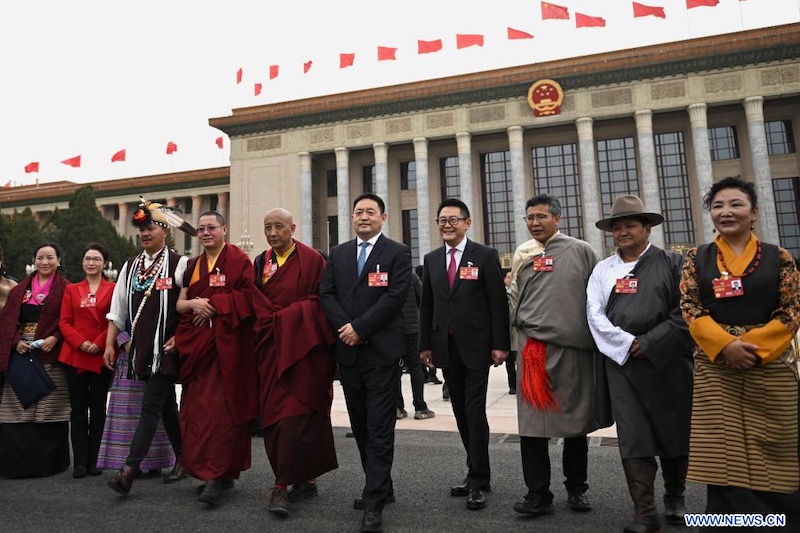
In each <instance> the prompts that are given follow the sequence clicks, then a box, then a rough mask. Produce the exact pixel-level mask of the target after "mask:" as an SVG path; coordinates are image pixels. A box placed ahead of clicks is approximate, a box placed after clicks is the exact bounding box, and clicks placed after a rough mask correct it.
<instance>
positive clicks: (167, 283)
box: [156, 278, 172, 291]
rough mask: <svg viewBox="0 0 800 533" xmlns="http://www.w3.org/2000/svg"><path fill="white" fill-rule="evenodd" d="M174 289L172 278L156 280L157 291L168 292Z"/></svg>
mask: <svg viewBox="0 0 800 533" xmlns="http://www.w3.org/2000/svg"><path fill="white" fill-rule="evenodd" d="M170 289H172V278H158V279H156V290H157V291H168V290H170Z"/></svg>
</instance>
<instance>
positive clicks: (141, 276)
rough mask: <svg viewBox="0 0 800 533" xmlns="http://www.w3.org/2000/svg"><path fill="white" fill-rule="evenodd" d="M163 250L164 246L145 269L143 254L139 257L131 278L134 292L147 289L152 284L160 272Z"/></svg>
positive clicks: (162, 262)
mask: <svg viewBox="0 0 800 533" xmlns="http://www.w3.org/2000/svg"><path fill="white" fill-rule="evenodd" d="M164 250H166V248H162V249H161V251H160V252H159V253H158V256H156V258H155V260H154V261H153V263H152V264H151V265H150V268H147V269H145V267H144V256H142V257H141V258H140V259H139V262H138V265H137V268H136V277H135V278H134V279H133V290H134V291H135V292H142V291H149V289H150V287H152V286H153V283H154V282H155V280H156V276H158V274H159V273H160V272H161V265H163V264H164ZM148 296H149V295H148Z"/></svg>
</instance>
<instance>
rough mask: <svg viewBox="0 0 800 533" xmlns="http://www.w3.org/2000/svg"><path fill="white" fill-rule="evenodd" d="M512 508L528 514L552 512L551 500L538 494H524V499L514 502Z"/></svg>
mask: <svg viewBox="0 0 800 533" xmlns="http://www.w3.org/2000/svg"><path fill="white" fill-rule="evenodd" d="M514 510H515V511H516V512H518V513H522V514H528V515H540V514H551V513H552V512H553V500H552V499H546V498H544V497H543V496H541V495H539V494H535V495H533V496H525V499H524V500H522V501H521V502H517V503H515V504H514Z"/></svg>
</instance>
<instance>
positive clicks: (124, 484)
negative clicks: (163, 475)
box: [108, 465, 139, 496]
mask: <svg viewBox="0 0 800 533" xmlns="http://www.w3.org/2000/svg"><path fill="white" fill-rule="evenodd" d="M138 473H139V469H138V468H134V467H132V466H129V465H125V466H123V467H122V470H120V471H119V474H117V475H116V476H114V478H113V479H111V480H110V481H109V482H108V486H109V487H111V488H112V489H114V490H115V491H117V492H118V493H120V494H122V495H123V496H127V495H128V493H129V492H130V491H131V487H132V486H133V480H134V479H136V476H137V474H138Z"/></svg>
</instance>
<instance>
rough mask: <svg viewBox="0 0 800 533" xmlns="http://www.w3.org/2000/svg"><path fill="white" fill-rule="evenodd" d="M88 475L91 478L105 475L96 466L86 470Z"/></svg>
mask: <svg viewBox="0 0 800 533" xmlns="http://www.w3.org/2000/svg"><path fill="white" fill-rule="evenodd" d="M86 473H87V474H89V475H90V476H99V475H101V474H102V473H103V471H102V470H100V469H99V468H97V467H96V466H94V465H92V466H90V467H87V468H86Z"/></svg>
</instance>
